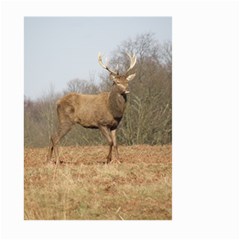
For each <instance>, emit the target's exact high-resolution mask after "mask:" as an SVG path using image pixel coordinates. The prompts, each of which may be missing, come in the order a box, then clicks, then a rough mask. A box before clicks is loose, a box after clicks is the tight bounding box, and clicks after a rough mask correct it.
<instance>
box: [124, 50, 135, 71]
mask: <svg viewBox="0 0 240 240" xmlns="http://www.w3.org/2000/svg"><path fill="white" fill-rule="evenodd" d="M127 55H128V57H129V58H130V67H129V68H128V70H127V71H126V73H128V72H129V71H130V70H132V69H133V68H134V66H135V64H136V62H137V58H136V56H135V55H133V56H131V55H130V54H129V53H127Z"/></svg>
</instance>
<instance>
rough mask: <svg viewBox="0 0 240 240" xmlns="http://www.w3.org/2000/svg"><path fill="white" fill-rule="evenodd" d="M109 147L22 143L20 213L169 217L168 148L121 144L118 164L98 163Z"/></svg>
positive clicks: (28, 216) (60, 216)
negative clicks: (55, 148) (56, 158)
mask: <svg viewBox="0 0 240 240" xmlns="http://www.w3.org/2000/svg"><path fill="white" fill-rule="evenodd" d="M107 151H108V147H107V146H88V147H61V148H60V156H61V160H62V161H63V163H62V164H61V165H59V166H56V165H55V164H45V163H44V161H45V159H46V153H47V149H46V148H25V156H24V161H25V163H24V168H25V173H24V218H25V219H26V220H29V219H34V220H37V219H49V220H50V219H79V220H80V219H92V220H93V219H96V220H98V219H99V220H100V219H105V220H107V219H108V220H131V219H135V220H140V219H149V220H150V219H162V220H163V219H166V220H169V219H171V218H172V155H171V153H172V150H171V145H167V146H148V145H141V146H140V145H138V146H120V147H119V152H120V157H121V161H122V163H121V164H117V163H112V164H108V165H106V164H102V163H101V161H103V160H104V158H105V156H106V154H107Z"/></svg>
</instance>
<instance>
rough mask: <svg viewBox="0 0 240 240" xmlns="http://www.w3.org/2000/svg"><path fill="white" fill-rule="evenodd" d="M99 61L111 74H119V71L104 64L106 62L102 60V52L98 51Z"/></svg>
mask: <svg viewBox="0 0 240 240" xmlns="http://www.w3.org/2000/svg"><path fill="white" fill-rule="evenodd" d="M98 62H99V64H100V65H101V66H102V67H103V68H104V69H106V70H108V71H109V72H110V73H111V74H114V75H117V73H115V72H114V71H112V70H110V69H109V68H108V66H107V65H104V64H103V62H102V56H101V53H100V52H99V53H98Z"/></svg>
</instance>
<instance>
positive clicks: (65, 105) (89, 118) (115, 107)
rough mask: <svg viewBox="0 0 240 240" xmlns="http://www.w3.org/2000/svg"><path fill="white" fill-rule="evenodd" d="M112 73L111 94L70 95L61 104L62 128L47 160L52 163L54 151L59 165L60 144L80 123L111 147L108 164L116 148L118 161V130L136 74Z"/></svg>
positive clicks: (62, 99)
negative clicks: (101, 136) (98, 135)
mask: <svg viewBox="0 0 240 240" xmlns="http://www.w3.org/2000/svg"><path fill="white" fill-rule="evenodd" d="M135 62H136V61H135ZM101 63H102V62H101ZM107 70H108V71H110V70H109V69H107ZM110 73H111V74H110V77H111V79H112V80H113V86H112V89H111V91H110V92H103V93H100V94H96V95H86V94H78V93H69V94H67V95H65V96H64V97H62V98H61V99H59V100H58V101H57V114H58V120H59V126H58V129H57V131H56V133H55V134H53V135H52V137H51V140H50V145H49V152H48V158H47V161H50V160H51V158H52V153H53V152H54V154H55V157H56V162H57V163H59V153H58V147H57V144H58V143H59V141H60V140H61V139H62V138H63V137H64V136H65V135H66V134H67V133H68V132H69V131H70V130H71V128H72V126H73V125H74V124H76V123H77V124H80V125H82V126H83V127H85V128H95V129H99V130H100V131H101V132H102V134H103V135H104V136H105V137H106V139H107V141H108V144H109V153H108V155H107V163H109V162H110V161H111V160H112V147H113V146H114V148H115V150H116V157H117V159H118V148H117V140H116V129H117V127H118V125H119V123H120V121H121V119H122V116H123V113H124V110H125V107H126V102H127V96H126V94H127V93H128V81H130V80H132V79H133V78H134V77H135V74H131V75H129V76H125V75H119V74H115V73H113V72H111V71H110Z"/></svg>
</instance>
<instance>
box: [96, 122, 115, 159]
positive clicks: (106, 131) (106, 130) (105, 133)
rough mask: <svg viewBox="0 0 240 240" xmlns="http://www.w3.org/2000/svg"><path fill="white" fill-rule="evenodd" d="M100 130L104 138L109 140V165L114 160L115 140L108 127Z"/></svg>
mask: <svg viewBox="0 0 240 240" xmlns="http://www.w3.org/2000/svg"><path fill="white" fill-rule="evenodd" d="M99 129H100V131H101V133H102V134H103V136H104V137H105V138H106V139H107V141H108V144H109V152H108V155H107V163H110V162H111V160H112V147H113V140H112V136H111V132H110V129H109V128H108V127H106V126H99Z"/></svg>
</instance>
